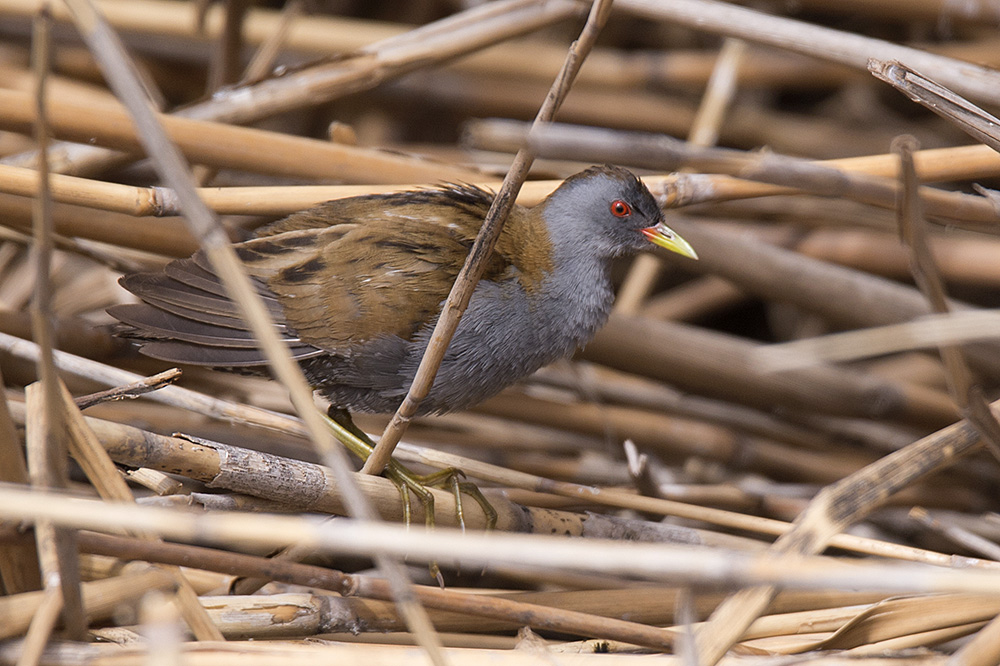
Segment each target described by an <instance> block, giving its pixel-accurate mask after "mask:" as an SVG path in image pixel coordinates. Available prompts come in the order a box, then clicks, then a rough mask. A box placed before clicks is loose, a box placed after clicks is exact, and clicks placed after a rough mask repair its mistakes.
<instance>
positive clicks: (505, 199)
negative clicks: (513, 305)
mask: <svg viewBox="0 0 1000 666" xmlns="http://www.w3.org/2000/svg"><path fill="white" fill-rule="evenodd" d="M611 2H612V0H595V1H594V4H593V5H592V6H591V9H590V15H589V16H588V17H587V22H586V24H585V25H584V26H583V30H582V31H581V33H580V37H579V38H578V39H577V40H576V41H575V42H573V44H572V45H570V49H569V53H567V54H566V60H565V61H564V62H563V66H562V69H561V70H560V71H559V74H558V75H557V76H556V80H555V81H554V82H553V84H552V87H551V88H549V92H548V95H546V97H545V101H544V102H542V106H541V108H540V109H539V110H538V114H537V115H536V116H535V120H534V122H533V123H532V128H535V127H537V126H538V125H540V124H542V123H547V122H551V121H552V119H553V118H554V117H555V114H556V111H558V110H559V107H560V106H561V105H562V102H563V100H564V99H565V98H566V95H567V94H569V90H570V88H571V87H572V86H573V80H574V79H575V78H576V75H577V73H578V72H579V71H580V67H581V66H582V65H583V61H584V59H585V58H586V57H587V54H588V53H590V50H591V49H592V48H593V46H594V43H595V42H596V40H597V36H598V35H599V34H600V32H601V28H603V27H604V23H605V22H606V21H607V18H608V14H609V13H610V12H611ZM529 135H530V130H529ZM534 159H535V155H534V152H533V151H531V150H530V149H528V148H521V150H519V151H517V155H515V156H514V162H513V164H511V167H510V170H508V172H507V176H506V177H505V178H504V180H503V184H502V185H501V186H500V191H499V192H497V196H496V198H495V199H494V200H493V205H492V206H490V210H489V212H488V213H486V219H485V221H484V222H483V226H482V228H481V229H480V230H479V235H478V236H476V241H475V242H474V243H473V244H472V249H471V250H470V251H469V256H468V257H467V258H466V260H465V264H464V265H463V266H462V270H461V271H460V272H459V274H458V277H457V278H456V279H455V284H454V286H453V287H452V289H451V292H450V293H449V294H448V299H447V300H446V301H445V304H444V307H443V308H442V309H441V315H440V316H439V317H438V321H437V324H436V325H435V326H434V333H433V334H432V335H431V339H430V341H429V342H428V343H427V349H426V350H425V352H424V356H423V358H422V359H421V360H420V365H419V366H418V367H417V373H416V375H415V376H414V378H413V383H412V384H411V386H410V390H409V391H408V392H407V393H406V397H405V398H404V399H403V402H402V404H401V405H400V406H399V409H397V410H396V413H395V414H393V416H392V419H391V420H390V421H389V425H388V426H386V429H385V432H383V433H382V437H381V439H379V443H378V446H376V447H375V450H374V451H373V452H372V454H371V455H370V456H369V457H368V460H367V461H366V462H365V465H364V467H363V468H362V471H363V472H367V473H368V474H379V473H381V472H382V470H383V469H384V468H385V466H386V464H387V463H388V462H389V458H390V457H391V456H392V452H393V450H394V449H395V448H396V444H398V443H399V440H400V439H401V438H402V436H403V433H404V432H406V428H407V426H408V425H409V423H410V421H411V420H412V419H413V417H414V415H415V414H416V413H417V408H418V407H419V406H420V403H421V402H422V401H423V400H424V398H426V397H427V394H428V393H429V392H430V389H431V385H432V384H433V383H434V377H435V376H436V375H437V371H438V368H439V367H440V366H441V361H442V359H444V354H445V352H446V351H447V350H448V343H450V342H451V338H452V336H453V335H454V334H455V330H456V329H457V328H458V323H459V321H461V319H462V314H463V313H464V312H465V308H466V307H468V305H469V300H470V299H471V298H472V292H473V291H474V290H475V288H476V284H478V282H479V278H480V277H482V274H483V271H484V270H485V268H486V262H487V261H489V259H490V257H491V256H492V255H493V248H494V247H495V246H496V243H497V240H498V239H499V238H500V232H501V231H502V230H503V224H504V222H505V221H506V220H507V215H508V214H509V213H510V211H511V209H512V208H513V207H514V200H515V199H516V198H517V193H518V191H519V190H520V189H521V185H522V184H523V183H524V180H525V178H527V176H528V169H530V168H531V164H532V162H533V161H534Z"/></svg>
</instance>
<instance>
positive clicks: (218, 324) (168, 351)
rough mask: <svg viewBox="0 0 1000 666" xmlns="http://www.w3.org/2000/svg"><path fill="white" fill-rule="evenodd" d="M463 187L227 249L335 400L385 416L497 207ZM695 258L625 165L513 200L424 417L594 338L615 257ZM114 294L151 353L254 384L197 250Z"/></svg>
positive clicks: (243, 331) (277, 229) (244, 348)
mask: <svg viewBox="0 0 1000 666" xmlns="http://www.w3.org/2000/svg"><path fill="white" fill-rule="evenodd" d="M493 196H494V195H493V193H491V192H488V191H486V190H483V189H480V188H477V187H472V186H468V185H447V186H444V187H441V188H438V189H429V190H418V191H409V192H398V193H393V194H380V195H371V196H360V197H352V198H348V199H338V200H335V201H328V202H326V203H324V204H320V205H319V206H317V207H315V208H312V209H310V210H306V211H302V212H299V213H295V214H293V215H290V216H289V217H287V218H285V219H283V220H279V221H278V222H275V223H273V224H271V225H269V226H267V227H264V228H263V229H261V230H260V231H259V232H258V234H257V236H256V237H255V238H253V239H251V240H248V241H245V242H242V243H239V244H237V245H236V251H237V253H238V255H239V257H240V258H241V259H242V260H243V262H244V264H245V265H246V270H247V272H248V273H249V274H250V276H251V277H252V279H253V281H254V283H255V285H256V287H257V291H258V292H259V293H260V295H261V297H262V298H263V299H264V301H265V303H266V304H267V307H268V310H269V311H270V313H271V315H272V317H274V320H275V322H276V323H277V326H278V328H279V330H280V332H281V334H282V336H283V337H284V339H285V341H286V342H287V344H288V348H289V351H290V352H291V353H292V355H293V356H294V357H295V359H296V360H297V361H298V362H299V363H300V365H301V366H302V369H303V370H304V372H305V374H306V377H307V379H308V380H309V382H310V384H311V385H312V386H313V388H314V389H316V390H317V391H319V392H320V393H321V394H322V395H324V396H325V397H327V398H328V399H329V400H330V401H331V402H332V403H333V404H334V405H335V406H338V407H340V408H343V409H347V410H352V411H363V412H392V411H394V410H395V409H396V408H397V407H398V406H399V404H400V402H401V401H402V399H403V397H404V396H405V394H406V391H407V389H408V388H409V385H410V383H411V381H412V380H413V375H414V373H415V372H416V369H417V365H418V364H419V362H420V358H421V355H422V354H423V352H424V349H425V348H426V346H427V341H428V338H429V336H430V334H431V331H432V330H433V328H434V324H435V321H436V320H437V317H438V314H439V312H440V310H441V306H442V304H443V302H444V300H445V298H446V297H447V296H448V292H449V290H450V289H451V286H452V283H453V282H454V280H455V276H456V275H457V274H458V272H459V270H460V269H461V267H462V264H463V262H464V261H465V258H466V255H467V254H468V251H469V248H470V247H471V245H472V242H473V240H474V239H475V237H476V234H477V233H478V231H479V228H480V226H481V225H482V222H483V219H484V218H485V216H486V212H487V210H489V207H490V204H491V203H492V200H493ZM647 239H648V240H649V241H652V242H653V243H655V244H657V245H660V246H662V247H665V248H667V249H669V250H672V251H674V252H677V253H679V254H682V255H684V256H687V257H692V258H697V257H696V255H695V252H694V250H693V249H692V248H691V246H690V245H688V244H687V242H685V241H684V240H683V239H682V238H680V237H679V236H678V235H677V234H676V233H674V232H673V231H671V230H670V229H669V228H668V227H667V226H666V225H665V224H664V223H663V215H662V213H661V212H660V209H659V207H658V206H657V205H656V201H655V200H654V199H653V196H652V195H651V194H650V192H649V190H648V189H646V187H645V186H644V185H643V184H642V183H641V182H640V181H639V179H638V178H636V176H635V175H633V174H632V173H631V172H630V171H627V170H626V169H622V168H618V167H610V166H603V167H592V168H590V169H587V170H586V171H583V172H581V173H578V174H576V175H574V176H571V177H570V178H567V179H566V181H565V182H563V183H562V184H561V185H560V186H559V187H558V189H556V190H555V191H554V192H553V193H552V194H551V195H549V196H548V197H547V198H546V199H545V200H544V201H542V202H541V203H540V204H538V205H537V206H535V207H533V208H522V207H520V206H515V207H514V209H513V210H512V211H511V213H510V217H509V219H508V220H507V223H506V226H505V227H504V230H503V233H502V234H501V235H500V240H499V242H498V243H497V246H496V250H495V252H494V254H493V258H492V260H491V261H490V263H489V265H488V267H487V269H486V273H485V275H484V276H483V279H482V280H481V281H480V282H479V284H478V286H477V287H476V290H475V292H474V294H473V296H472V300H471V302H470V303H469V307H468V310H467V311H466V313H465V316H464V317H463V319H462V321H461V323H460V325H459V327H458V330H457V331H456V333H455V336H454V338H453V340H452V342H451V345H450V347H449V348H448V352H447V354H446V355H445V358H444V361H443V363H442V364H441V368H440V371H439V373H438V376H437V379H436V380H435V382H434V385H433V387H432V389H431V391H430V394H429V395H428V396H427V399H426V400H424V402H423V403H422V404H421V406H420V413H422V414H428V413H440V412H448V411H452V410H456V409H462V408H464V407H468V406H470V405H474V404H476V403H478V402H480V401H482V400H484V399H486V398H489V397H490V396H492V395H494V394H496V393H497V392H499V391H500V390H501V389H503V388H504V387H506V386H508V385H510V384H512V383H513V382H515V381H517V380H518V379H521V378H522V377H524V376H526V375H528V374H530V373H532V372H534V371H535V370H537V369H538V368H540V367H541V366H543V365H545V364H547V363H551V362H552V361H555V360H557V359H560V358H563V357H565V356H568V355H569V354H571V353H573V352H574V351H575V350H576V349H577V348H578V347H579V346H581V345H583V344H585V343H586V342H587V341H589V340H590V339H591V338H592V337H593V335H594V334H595V333H596V332H597V330H598V328H600V327H601V325H603V324H604V322H605V321H606V320H607V318H608V314H609V312H610V310H611V304H612V300H613V296H614V294H613V291H612V285H611V280H610V277H609V270H610V266H611V261H612V259H614V258H615V257H618V256H621V255H625V254H632V253H635V252H637V251H639V250H640V249H642V248H643V247H644V246H645V243H646V242H647ZM121 284H122V285H123V286H124V287H125V288H126V289H128V290H129V291H131V292H132V293H133V294H135V295H136V296H138V297H139V298H140V299H141V300H142V301H143V303H139V304H129V305H119V306H116V307H113V308H111V309H110V310H109V312H110V313H111V314H112V315H113V316H114V317H116V318H117V319H119V320H120V321H121V322H122V323H123V324H125V326H124V327H122V329H123V330H122V331H121V332H122V334H124V335H126V336H128V337H131V338H135V339H137V340H138V341H139V344H140V345H141V351H142V353H144V354H146V355H147V356H152V357H154V358H159V359H163V360H167V361H170V362H173V363H191V364H196V365H205V366H212V367H216V368H223V369H231V370H238V371H242V372H251V373H258V374H266V373H267V368H266V365H267V361H266V359H265V358H264V356H263V354H262V353H261V351H260V350H259V349H258V348H257V345H256V343H255V342H254V339H253V336H252V335H251V333H250V331H249V328H248V326H247V324H246V323H244V322H243V321H242V320H241V319H240V315H239V313H238V311H237V308H236V306H235V304H234V303H233V302H232V301H231V300H229V297H228V296H227V295H226V292H225V290H224V289H223V287H222V285H221V284H220V282H219V279H218V277H216V275H215V274H214V273H213V270H212V267H211V265H210V264H209V262H208V260H207V258H206V257H205V256H204V254H203V253H201V252H199V253H197V254H195V255H194V256H193V257H191V258H189V259H182V260H177V261H174V262H172V263H170V264H169V265H168V266H167V267H166V268H165V270H164V271H163V272H162V273H143V274H136V275H129V276H126V277H124V278H122V280H121Z"/></svg>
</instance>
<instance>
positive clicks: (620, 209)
mask: <svg viewBox="0 0 1000 666" xmlns="http://www.w3.org/2000/svg"><path fill="white" fill-rule="evenodd" d="M611 214H612V215H614V216H615V217H628V216H629V215H631V214H632V207H631V206H629V205H628V204H627V203H625V202H624V201H622V200H621V199H615V200H614V201H612V202H611Z"/></svg>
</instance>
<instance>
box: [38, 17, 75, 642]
mask: <svg viewBox="0 0 1000 666" xmlns="http://www.w3.org/2000/svg"><path fill="white" fill-rule="evenodd" d="M51 24H52V17H51V14H50V13H49V8H48V6H45V7H43V8H42V10H41V11H40V12H39V14H38V16H37V17H36V19H35V22H34V29H33V33H32V44H31V46H32V53H31V58H32V67H33V69H34V74H35V83H36V88H35V105H36V118H37V120H36V122H35V128H34V129H35V140H36V142H37V144H38V148H39V160H38V165H37V169H38V179H39V183H38V196H37V197H36V198H35V199H34V201H33V210H32V217H33V218H34V219H33V225H34V238H33V244H32V252H31V260H32V263H33V265H34V267H35V285H34V292H33V294H32V303H31V308H30V309H31V328H32V335H34V336H35V340H36V342H37V343H38V346H39V348H40V350H41V354H40V357H39V364H38V374H39V377H40V379H41V394H40V396H41V400H40V402H39V403H36V406H37V408H38V409H39V413H38V414H37V418H36V421H35V425H36V428H37V430H36V431H35V432H34V433H33V435H32V436H31V437H30V438H29V439H30V441H31V443H32V447H31V449H30V450H29V472H30V475H31V481H32V484H33V485H37V486H40V487H43V488H57V487H64V486H65V485H66V483H67V472H66V446H65V440H64V437H63V429H62V427H61V421H60V418H59V416H60V410H59V399H60V398H59V386H58V382H59V378H58V376H57V375H56V369H55V361H54V360H53V358H52V345H53V338H54V337H55V334H54V331H53V326H52V320H51V318H52V308H51V298H52V290H51V284H50V280H49V272H50V270H51V259H52V251H53V241H52V227H53V224H52V196H51V191H50V188H49V165H48V160H47V159H46V157H45V155H46V152H45V151H46V149H47V148H48V144H49V133H48V126H47V124H46V113H45V93H46V84H47V80H48V72H49V61H50V58H51V39H50V31H51ZM36 395H38V394H36ZM32 463H33V464H32ZM35 529H36V539H37V542H38V550H39V555H40V563H41V568H42V572H43V574H44V581H43V582H44V586H45V587H46V589H48V588H50V587H51V586H58V587H60V588H61V596H62V607H63V619H64V621H65V624H66V628H67V630H68V631H69V633H70V635H71V636H74V637H76V638H83V635H84V634H85V632H86V630H87V622H86V617H85V615H84V610H83V600H82V598H81V596H80V570H79V563H78V561H77V553H76V538H75V533H74V532H73V531H72V530H64V529H56V528H53V527H52V526H51V524H40V525H38V526H37V527H36V528H35Z"/></svg>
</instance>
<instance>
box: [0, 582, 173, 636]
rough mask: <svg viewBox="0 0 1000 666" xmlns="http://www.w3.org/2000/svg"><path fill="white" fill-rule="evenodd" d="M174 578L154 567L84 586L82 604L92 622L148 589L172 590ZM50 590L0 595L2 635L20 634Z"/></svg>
mask: <svg viewBox="0 0 1000 666" xmlns="http://www.w3.org/2000/svg"><path fill="white" fill-rule="evenodd" d="M173 585H174V579H173V577H171V576H170V575H169V574H167V573H166V572H164V571H162V570H160V569H154V568H152V567H146V568H145V569H144V570H143V571H138V572H130V573H124V574H122V575H120V576H116V577H113V578H107V579H104V580H98V581H90V582H85V583H83V584H82V585H81V591H82V594H83V605H84V608H86V609H87V615H88V617H89V618H90V619H91V620H92V621H95V622H96V621H101V620H105V619H108V618H110V617H111V616H112V614H113V613H114V612H115V611H116V610H118V609H119V607H120V606H122V605H123V604H126V603H129V602H132V601H135V600H137V599H138V598H139V597H140V596H142V595H143V594H145V593H146V591H147V590H156V589H159V590H169V589H171V588H172V587H173ZM47 594H48V593H47V592H46V591H44V590H39V591H35V592H22V593H20V594H12V595H8V596H5V597H0V619H2V622H0V638H13V637H15V636H20V635H21V634H23V633H24V632H25V631H27V629H28V625H29V623H30V621H31V618H32V616H34V615H35V614H36V613H37V612H38V610H39V609H40V608H42V606H43V604H44V603H45V599H46V596H47Z"/></svg>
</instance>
